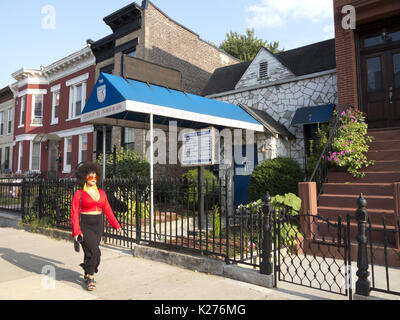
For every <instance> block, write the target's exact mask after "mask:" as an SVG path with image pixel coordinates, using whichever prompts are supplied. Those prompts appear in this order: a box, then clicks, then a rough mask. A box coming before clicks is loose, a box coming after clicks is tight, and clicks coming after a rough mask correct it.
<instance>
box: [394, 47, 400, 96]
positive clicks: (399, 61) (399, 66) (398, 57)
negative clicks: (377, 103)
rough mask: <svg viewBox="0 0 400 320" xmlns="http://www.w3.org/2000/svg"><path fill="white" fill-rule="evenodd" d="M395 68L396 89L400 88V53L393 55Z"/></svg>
mask: <svg viewBox="0 0 400 320" xmlns="http://www.w3.org/2000/svg"><path fill="white" fill-rule="evenodd" d="M393 68H394V70H393V73H394V85H395V88H396V89H400V53H396V54H394V55H393Z"/></svg>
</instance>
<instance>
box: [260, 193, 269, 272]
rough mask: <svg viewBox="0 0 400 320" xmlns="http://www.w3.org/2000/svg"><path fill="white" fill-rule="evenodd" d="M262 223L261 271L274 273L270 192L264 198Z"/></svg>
mask: <svg viewBox="0 0 400 320" xmlns="http://www.w3.org/2000/svg"><path fill="white" fill-rule="evenodd" d="M264 201H265V204H264V205H263V207H262V210H263V224H262V251H261V263H260V273H261V274H266V275H271V274H272V231H271V197H270V195H269V193H267V195H266V196H265V198H264Z"/></svg>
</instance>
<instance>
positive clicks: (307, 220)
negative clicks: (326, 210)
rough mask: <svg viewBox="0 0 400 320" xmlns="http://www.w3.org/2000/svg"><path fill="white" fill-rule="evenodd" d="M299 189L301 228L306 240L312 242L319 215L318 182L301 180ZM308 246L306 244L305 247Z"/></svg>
mask: <svg viewBox="0 0 400 320" xmlns="http://www.w3.org/2000/svg"><path fill="white" fill-rule="evenodd" d="M298 189H299V197H300V199H301V209H300V215H301V218H300V224H301V230H302V231H303V232H304V241H307V242H308V243H311V241H312V240H313V238H314V237H315V234H316V230H315V228H316V223H315V221H314V217H316V216H317V215H318V204H317V184H316V183H315V182H300V183H299V185H298ZM306 247H307V246H306V245H304V248H306Z"/></svg>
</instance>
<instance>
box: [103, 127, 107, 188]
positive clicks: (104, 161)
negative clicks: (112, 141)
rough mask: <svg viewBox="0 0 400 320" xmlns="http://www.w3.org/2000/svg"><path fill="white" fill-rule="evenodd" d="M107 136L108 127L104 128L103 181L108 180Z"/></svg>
mask: <svg viewBox="0 0 400 320" xmlns="http://www.w3.org/2000/svg"><path fill="white" fill-rule="evenodd" d="M106 135H107V126H103V179H104V180H105V179H106Z"/></svg>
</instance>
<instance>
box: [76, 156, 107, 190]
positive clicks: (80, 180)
mask: <svg viewBox="0 0 400 320" xmlns="http://www.w3.org/2000/svg"><path fill="white" fill-rule="evenodd" d="M89 173H96V175H97V177H98V180H97V184H98V185H101V184H102V178H103V177H102V168H101V167H100V165H98V164H97V163H95V162H86V163H84V164H83V165H81V166H79V167H78V169H77V170H76V172H75V177H76V182H77V184H78V186H79V187H80V188H83V186H84V185H85V183H86V177H87V176H88V174H89Z"/></svg>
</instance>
